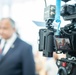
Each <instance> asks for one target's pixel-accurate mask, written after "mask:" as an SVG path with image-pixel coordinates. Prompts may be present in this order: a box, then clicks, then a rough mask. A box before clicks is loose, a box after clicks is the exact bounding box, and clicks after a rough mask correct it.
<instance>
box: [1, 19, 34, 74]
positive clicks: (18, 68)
mask: <svg viewBox="0 0 76 75" xmlns="http://www.w3.org/2000/svg"><path fill="white" fill-rule="evenodd" d="M0 35H1V37H2V38H3V40H2V41H1V45H2V53H1V55H2V56H1V57H0V58H1V59H0V75H35V62H34V58H33V53H32V46H31V45H29V44H27V43H26V42H24V41H22V40H21V39H20V38H19V37H18V36H17V34H16V29H15V22H14V21H13V20H12V19H11V18H3V19H2V20H1V25H0ZM5 41H6V44H5V47H4V43H5Z"/></svg>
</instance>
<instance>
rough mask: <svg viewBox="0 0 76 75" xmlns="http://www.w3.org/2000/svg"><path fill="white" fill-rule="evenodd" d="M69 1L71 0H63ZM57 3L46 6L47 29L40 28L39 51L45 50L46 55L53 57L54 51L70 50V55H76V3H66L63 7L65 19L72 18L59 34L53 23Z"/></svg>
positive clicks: (62, 12) (62, 11) (62, 14)
mask: <svg viewBox="0 0 76 75" xmlns="http://www.w3.org/2000/svg"><path fill="white" fill-rule="evenodd" d="M62 1H64V2H68V1H69V0H62ZM55 9H56V7H55V5H50V6H47V7H46V8H44V20H45V23H46V29H40V30H39V51H43V55H44V56H46V57H52V55H53V52H54V51H56V52H59V51H60V52H63V53H66V52H68V54H69V55H71V56H75V57H76V53H75V52H76V46H75V45H76V4H74V5H69V4H66V3H65V5H63V6H62V7H61V13H60V14H61V16H62V17H63V18H64V20H70V21H71V23H70V24H67V25H65V26H64V27H62V28H60V33H59V35H58V36H56V35H55V32H56V31H57V30H56V29H55V28H54V26H53V25H52V23H53V21H54V18H55Z"/></svg>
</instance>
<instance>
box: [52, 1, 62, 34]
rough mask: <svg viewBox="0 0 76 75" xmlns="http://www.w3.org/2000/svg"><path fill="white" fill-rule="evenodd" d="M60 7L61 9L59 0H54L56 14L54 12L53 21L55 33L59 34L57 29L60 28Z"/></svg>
mask: <svg viewBox="0 0 76 75" xmlns="http://www.w3.org/2000/svg"><path fill="white" fill-rule="evenodd" d="M60 9H61V0H56V12H55V13H56V14H55V20H54V22H53V25H54V27H55V28H56V29H57V32H56V35H59V29H60V24H61V20H60Z"/></svg>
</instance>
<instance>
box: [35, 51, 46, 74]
mask: <svg viewBox="0 0 76 75" xmlns="http://www.w3.org/2000/svg"><path fill="white" fill-rule="evenodd" d="M34 57H35V63H36V64H35V65H36V66H35V67H36V75H45V69H44V65H45V62H46V61H45V60H46V58H45V57H43V56H42V52H39V51H37V52H36V53H35V56H34Z"/></svg>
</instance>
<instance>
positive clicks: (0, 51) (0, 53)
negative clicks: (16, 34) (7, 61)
mask: <svg viewBox="0 0 76 75" xmlns="http://www.w3.org/2000/svg"><path fill="white" fill-rule="evenodd" d="M5 45H6V41H5V43H4V46H3V48H2V49H1V48H0V59H1V58H2V52H3V50H4V48H5Z"/></svg>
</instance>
